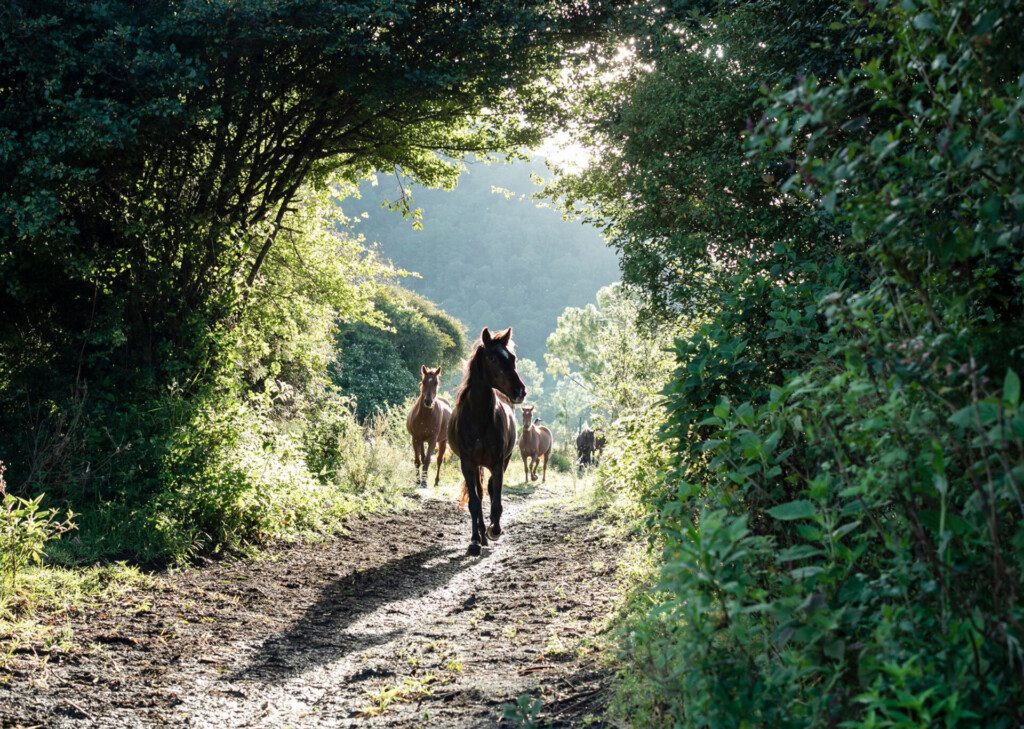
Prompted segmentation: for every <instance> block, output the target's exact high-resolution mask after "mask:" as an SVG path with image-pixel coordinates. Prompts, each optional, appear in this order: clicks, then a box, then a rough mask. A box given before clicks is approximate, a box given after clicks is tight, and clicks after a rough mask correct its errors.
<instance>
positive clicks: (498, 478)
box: [487, 461, 508, 539]
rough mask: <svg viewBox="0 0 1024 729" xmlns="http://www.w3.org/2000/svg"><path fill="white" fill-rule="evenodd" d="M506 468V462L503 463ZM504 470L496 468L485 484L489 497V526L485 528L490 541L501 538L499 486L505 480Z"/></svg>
mask: <svg viewBox="0 0 1024 729" xmlns="http://www.w3.org/2000/svg"><path fill="white" fill-rule="evenodd" d="M505 468H508V461H505ZM505 468H496V469H495V470H494V473H492V474H491V478H490V480H488V482H487V495H488V496H490V497H491V525H490V526H489V527H487V535H488V536H489V537H491V539H497V538H498V537H500V536H501V512H502V507H501V485H502V483H503V482H504V480H505Z"/></svg>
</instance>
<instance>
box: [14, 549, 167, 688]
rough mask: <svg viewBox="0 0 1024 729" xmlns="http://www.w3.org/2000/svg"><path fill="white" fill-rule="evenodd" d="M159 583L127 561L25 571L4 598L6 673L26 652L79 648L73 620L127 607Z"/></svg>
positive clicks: (48, 651)
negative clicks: (100, 609) (106, 607)
mask: <svg viewBox="0 0 1024 729" xmlns="http://www.w3.org/2000/svg"><path fill="white" fill-rule="evenodd" d="M157 583H158V579H157V578H155V577H152V576H150V575H146V574H145V573H143V572H141V571H140V570H139V569H138V568H136V567H131V566H129V565H127V564H124V563H115V564H110V565H103V566H93V567H87V568H77V569H76V568H70V569H69V568H64V567H51V566H43V567H32V568H29V569H26V570H24V571H23V572H22V573H20V574H19V575H18V578H17V580H16V582H15V583H14V585H13V588H12V589H10V590H9V591H8V592H6V593H5V594H3V595H0V670H3V669H6V668H8V667H10V665H11V664H12V662H13V661H14V660H15V656H16V655H17V654H19V653H22V652H34V653H46V654H53V653H58V652H68V651H71V650H73V648H74V634H73V632H72V630H71V627H70V619H71V617H72V616H74V615H77V614H79V613H81V612H83V611H84V610H86V609H88V608H90V607H95V606H98V605H103V604H109V603H114V602H116V603H119V604H122V605H123V604H125V603H127V601H128V600H129V599H130V598H131V597H132V596H133V595H135V594H137V593H139V592H141V591H144V590H149V589H152V588H153V587H154V586H155V585H156V584H157ZM136 609H137V610H142V611H145V610H146V609H147V603H146V602H145V601H144V600H143V601H141V602H140V603H139V605H137V606H136ZM2 680H3V678H2V677H0V681H2Z"/></svg>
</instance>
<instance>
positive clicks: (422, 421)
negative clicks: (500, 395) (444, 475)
mask: <svg viewBox="0 0 1024 729" xmlns="http://www.w3.org/2000/svg"><path fill="white" fill-rule="evenodd" d="M440 381H441V368H440V367H438V368H437V369H435V370H432V369H430V368H429V367H427V366H426V365H423V366H422V367H420V396H419V397H418V398H416V402H415V403H413V406H412V410H410V411H409V415H408V416H406V418H405V429H406V430H408V431H409V435H411V436H412V450H413V453H414V454H415V456H416V480H417V482H418V483H419V485H420V486H421V487H422V488H426V486H427V478H428V477H429V475H430V459H431V458H432V457H433V455H434V448H435V447H436V448H437V476H436V477H435V478H434V486H437V484H438V483H439V482H440V481H441V463H442V462H444V452H445V449H446V448H447V447H448V421H449V420H450V419H451V417H452V406H451V404H450V403H449V402H448V401H447V400H445V399H444V398H443V397H438V396H437V388H438V385H439V383H440Z"/></svg>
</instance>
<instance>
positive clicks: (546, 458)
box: [540, 451, 551, 483]
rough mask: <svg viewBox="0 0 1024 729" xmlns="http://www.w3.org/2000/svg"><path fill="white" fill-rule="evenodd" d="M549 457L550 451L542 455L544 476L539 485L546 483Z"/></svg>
mask: <svg viewBox="0 0 1024 729" xmlns="http://www.w3.org/2000/svg"><path fill="white" fill-rule="evenodd" d="M550 457H551V451H548V452H547V453H545V454H544V476H543V478H541V480H540V482H541V483H547V482H548V458H550Z"/></svg>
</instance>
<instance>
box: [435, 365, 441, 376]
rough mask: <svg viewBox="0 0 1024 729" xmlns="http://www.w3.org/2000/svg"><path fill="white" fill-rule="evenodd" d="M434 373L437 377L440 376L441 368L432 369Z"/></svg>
mask: <svg viewBox="0 0 1024 729" xmlns="http://www.w3.org/2000/svg"><path fill="white" fill-rule="evenodd" d="M434 374H435V375H437V376H438V377H440V376H441V368H440V367H438V368H437V369H436V370H434Z"/></svg>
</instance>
